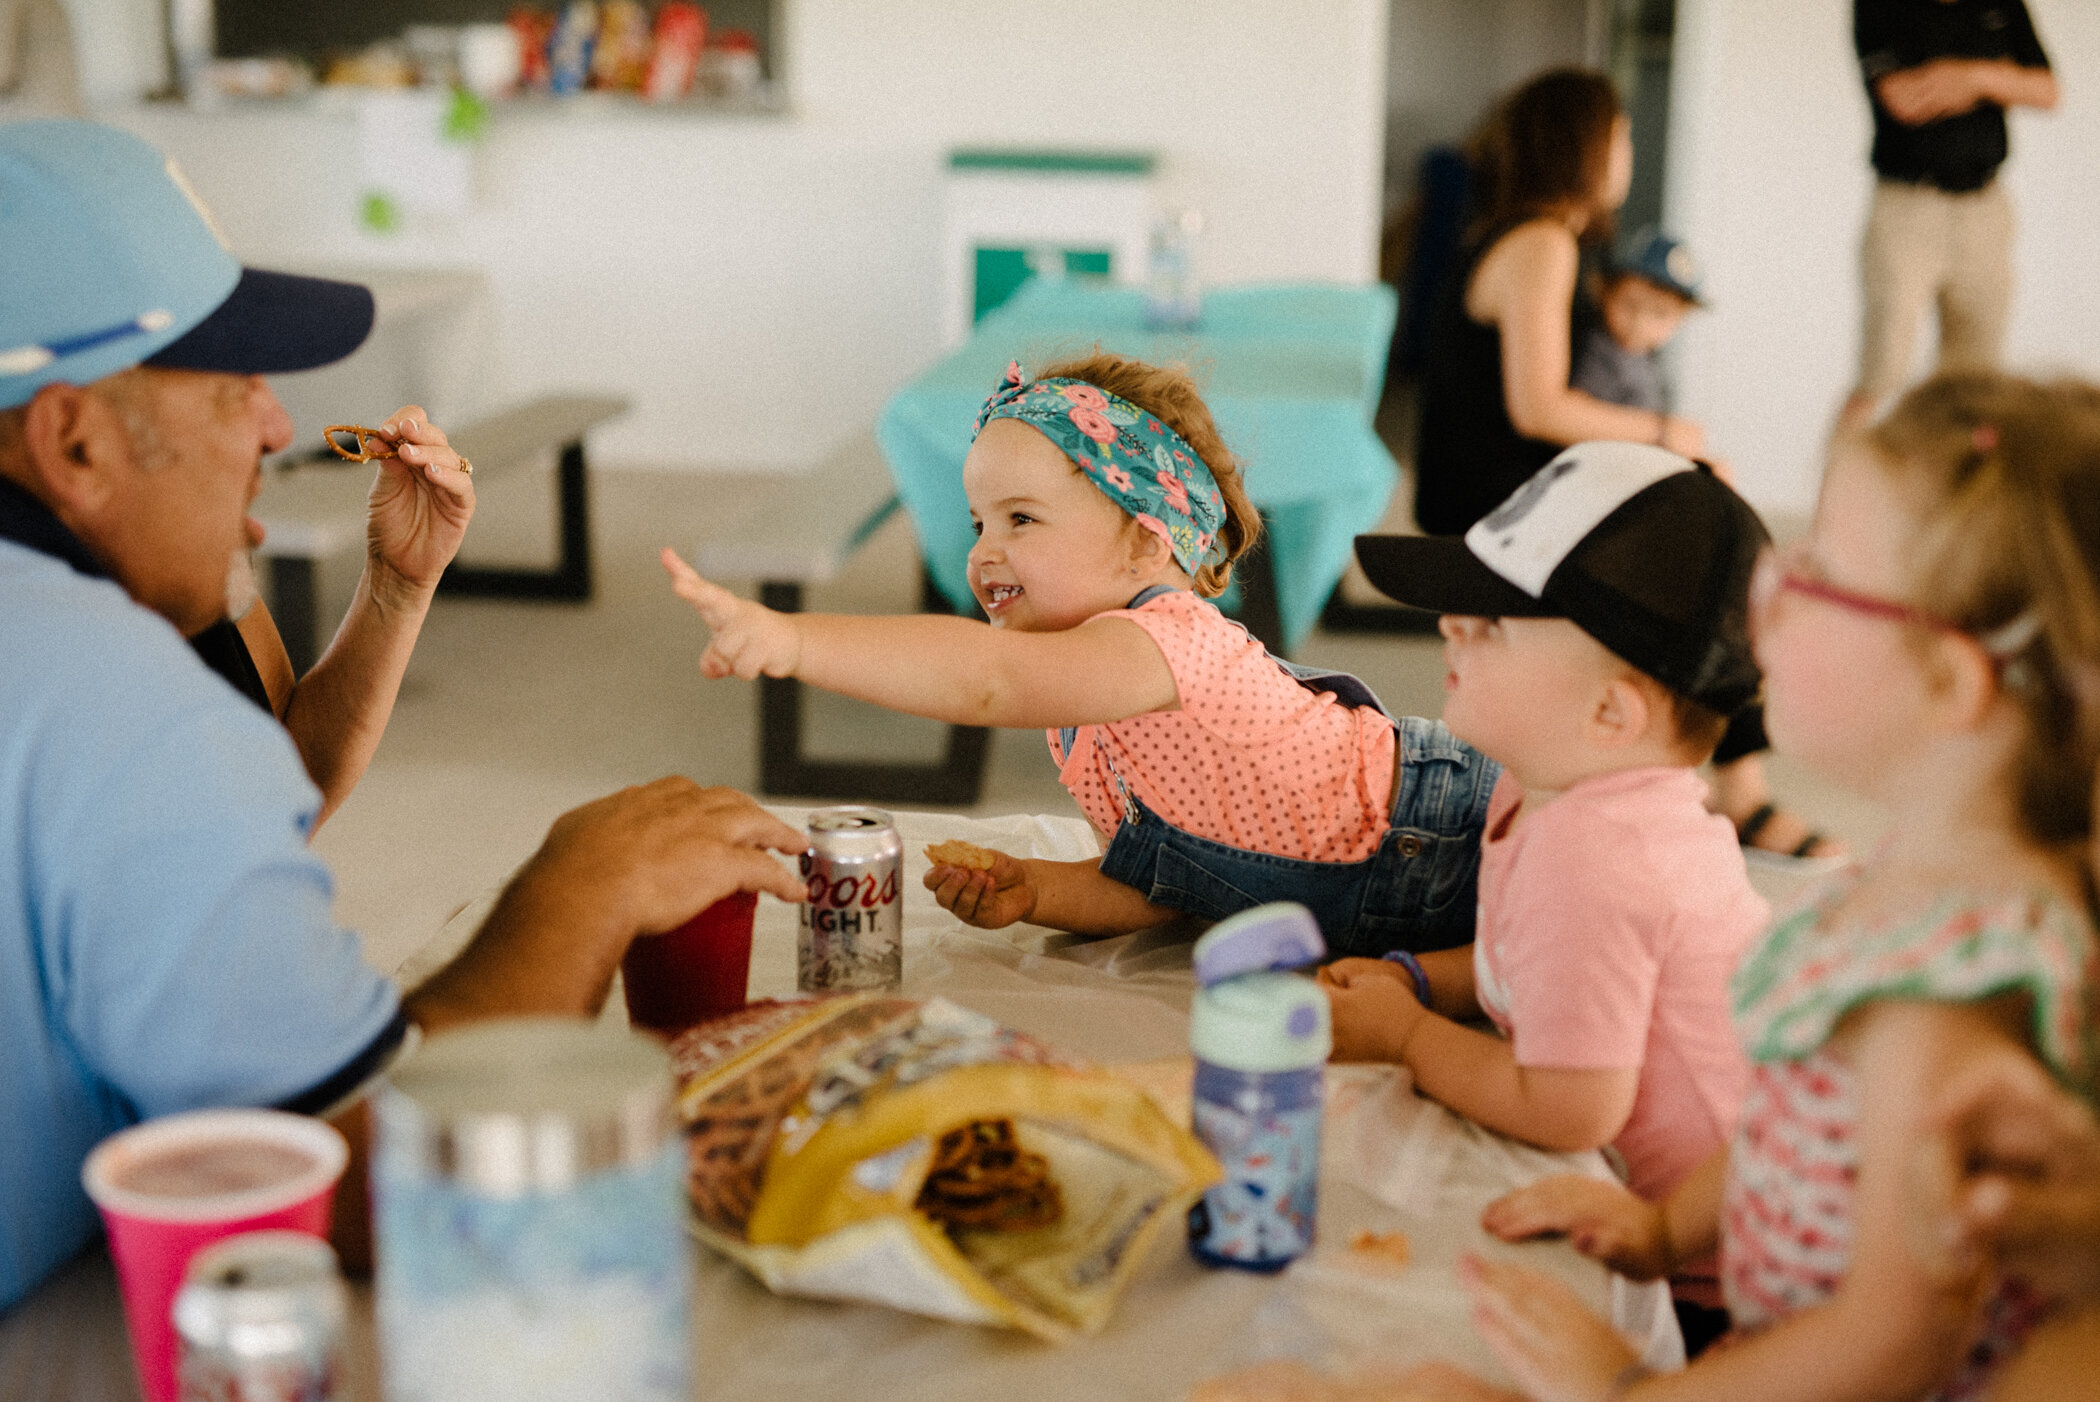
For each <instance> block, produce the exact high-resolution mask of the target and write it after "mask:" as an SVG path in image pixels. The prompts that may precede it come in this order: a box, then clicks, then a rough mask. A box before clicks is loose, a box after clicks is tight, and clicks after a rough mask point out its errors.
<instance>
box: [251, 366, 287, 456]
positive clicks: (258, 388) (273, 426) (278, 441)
mask: <svg viewBox="0 0 2100 1402" xmlns="http://www.w3.org/2000/svg"><path fill="white" fill-rule="evenodd" d="M249 393H250V394H251V395H252V396H253V397H254V407H255V413H256V417H257V421H258V423H257V427H258V429H259V430H260V433H261V437H262V449H263V451H264V452H265V453H281V452H283V451H284V450H285V449H286V448H289V447H291V446H292V432H293V430H292V416H291V415H290V414H289V413H287V412H285V407H284V405H283V404H282V403H280V402H278V399H277V392H276V391H275V390H273V389H271V388H270V383H269V381H267V380H265V379H264V378H263V377H262V376H260V375H256V376H252V377H251V382H250V386H249Z"/></svg>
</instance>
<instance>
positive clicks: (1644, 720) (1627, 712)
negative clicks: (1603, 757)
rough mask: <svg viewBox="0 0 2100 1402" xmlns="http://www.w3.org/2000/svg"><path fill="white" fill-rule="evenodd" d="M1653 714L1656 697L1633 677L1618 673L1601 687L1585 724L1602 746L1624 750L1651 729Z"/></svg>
mask: <svg viewBox="0 0 2100 1402" xmlns="http://www.w3.org/2000/svg"><path fill="white" fill-rule="evenodd" d="M1654 717H1655V700H1654V698H1653V697H1651V696H1650V695H1649V694H1648V691H1647V688H1645V687H1643V686H1642V685H1641V684H1640V683H1639V682H1637V681H1635V680H1634V679H1633V678H1632V677H1628V676H1616V677H1613V678H1611V679H1610V680H1608V681H1606V682H1605V683H1604V685H1603V687H1602V688H1601V689H1600V690H1599V691H1598V693H1597V701H1596V704H1595V706H1594V707H1592V709H1591V711H1590V717H1589V724H1588V725H1587V726H1585V727H1584V728H1585V729H1586V730H1587V731H1588V732H1589V737H1590V741H1591V743H1593V744H1595V745H1596V746H1597V747H1598V748H1599V749H1604V750H1622V749H1625V748H1626V747H1627V746H1628V745H1631V744H1634V743H1636V742H1637V741H1639V740H1640V739H1641V738H1642V737H1643V736H1645V735H1646V734H1647V733H1648V723H1649V722H1650V721H1651V720H1653V719H1654Z"/></svg>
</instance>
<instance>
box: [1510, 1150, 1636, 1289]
mask: <svg viewBox="0 0 2100 1402" xmlns="http://www.w3.org/2000/svg"><path fill="white" fill-rule="evenodd" d="M1480 1225H1481V1226H1482V1227H1484V1228H1486V1229H1487V1230H1488V1231H1490V1232H1492V1233H1493V1234H1494V1235H1496V1236H1498V1237H1500V1238H1502V1239H1503V1240H1504V1241H1530V1240H1533V1239H1534V1238H1537V1237H1543V1236H1565V1237H1567V1239H1568V1241H1569V1243H1570V1244H1571V1245H1573V1246H1574V1248H1575V1249H1576V1250H1577V1251H1580V1252H1581V1253H1582V1254H1583V1255H1585V1256H1588V1257H1590V1258H1591V1259H1592V1260H1595V1261H1599V1262H1601V1263H1603V1264H1604V1265H1607V1266H1609V1267H1611V1268H1612V1269H1613V1270H1615V1271H1617V1272H1618V1273H1619V1274H1621V1275H1624V1276H1630V1277H1632V1278H1633V1279H1635V1280H1658V1279H1660V1278H1662V1277H1663V1276H1665V1275H1667V1274H1669V1272H1670V1271H1671V1269H1672V1268H1673V1267H1674V1266H1675V1264H1676V1263H1675V1262H1674V1261H1672V1260H1671V1259H1670V1256H1671V1253H1670V1240H1669V1232H1668V1230H1667V1228H1666V1227H1665V1225H1664V1221H1663V1211H1662V1208H1661V1206H1660V1205H1658V1204H1656V1203H1651V1202H1645V1201H1643V1200H1642V1199H1640V1198H1638V1197H1636V1196H1634V1195H1633V1194H1632V1193H1629V1192H1627V1191H1626V1190H1625V1189H1624V1188H1622V1187H1620V1186H1619V1185H1618V1184H1616V1183H1602V1182H1599V1181H1598V1180H1597V1179H1594V1178H1584V1177H1582V1176H1580V1175H1579V1174H1573V1173H1569V1174H1560V1175H1557V1176H1555V1177H1552V1178H1542V1179H1540V1180H1539V1181H1538V1182H1536V1183H1532V1184H1529V1185H1528V1186H1526V1187H1522V1188H1519V1189H1517V1190H1516V1191H1515V1192H1513V1193H1507V1194H1505V1195H1503V1196H1502V1197H1499V1198H1497V1199H1495V1200H1494V1201H1493V1202H1491V1203H1489V1204H1488V1206H1487V1211H1485V1212H1483V1213H1481V1214H1480Z"/></svg>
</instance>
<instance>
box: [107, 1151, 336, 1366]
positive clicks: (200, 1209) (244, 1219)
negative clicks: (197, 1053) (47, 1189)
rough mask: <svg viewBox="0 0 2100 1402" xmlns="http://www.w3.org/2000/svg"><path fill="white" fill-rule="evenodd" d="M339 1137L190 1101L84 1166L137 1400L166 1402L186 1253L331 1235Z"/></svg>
mask: <svg viewBox="0 0 2100 1402" xmlns="http://www.w3.org/2000/svg"><path fill="white" fill-rule="evenodd" d="M349 1161H350V1149H349V1146H348V1145H347V1144H345V1143H344V1142H343V1136H342V1135H340V1134H338V1133H336V1132H335V1131H334V1130H333V1129H331V1128H329V1127H328V1126H327V1125H326V1124H323V1123H322V1122H321V1121H319V1120H314V1119H308V1118H307V1117H306V1116H304V1115H290V1114H286V1113H284V1112H283V1111H279V1110H195V1111H191V1112H190V1113H188V1114H182V1115H168V1116H165V1117H163V1118H161V1119H157V1120H148V1121H147V1122H146V1123H144V1124H141V1125H134V1126H133V1127H132V1128H130V1129H127V1130H124V1131H122V1132H120V1133H117V1134H113V1135H111V1136H110V1137H109V1138H107V1139H105V1140H103V1141H102V1142H101V1143H100V1144H98V1145H96V1146H95V1151H94V1152H93V1153H91V1154H89V1155H88V1159H87V1163H86V1164H85V1165H84V1166H83V1167H82V1169H81V1173H80V1176H81V1181H82V1182H83V1183H84V1184H85V1185H86V1187H87V1192H88V1196H89V1197H90V1198H92V1199H93V1200H94V1203H95V1206H96V1207H97V1208H99V1209H100V1210H101V1212H102V1222H103V1225H104V1226H105V1227H106V1228H107V1229H108V1231H109V1254H110V1256H111V1257H112V1258H113V1259H114V1260H115V1262H116V1266H117V1281H118V1284H119V1285H120V1286H121V1287H122V1288H123V1292H124V1318H125V1321H126V1322H127V1323H128V1324H129V1325H130V1328H131V1354H132V1361H133V1362H134V1363H135V1364H136V1365H137V1367H138V1374H139V1387H140V1390H141V1392H142V1393H143V1394H144V1396H145V1402H175V1397H176V1391H177V1385H176V1377H175V1361H176V1350H175V1326H174V1323H173V1321H172V1319H171V1317H170V1311H171V1309H172V1307H173V1305H174V1301H175V1292H176V1291H177V1290H179V1289H180V1288H181V1286H182V1277H183V1272H184V1271H185V1270H186V1269H188V1267H189V1263H190V1257H192V1256H194V1255H195V1254H196V1253H197V1252H198V1251H200V1250H202V1249H203V1248H204V1247H206V1246H209V1245H211V1244H212V1243H213V1242H215V1241H218V1240H220V1239H222V1238H224V1237H230V1236H237V1235H239V1234H240V1233H242V1232H253V1231H262V1230H264V1229H267V1228H282V1229H286V1230H290V1231H300V1232H307V1233H310V1234H312V1235H314V1236H318V1237H326V1236H327V1235H328V1215H329V1210H330V1208H331V1207H332V1206H333V1204H334V1200H335V1185H336V1183H337V1181H338V1180H339V1179H341V1177H342V1176H343V1168H344V1166H345V1165H346V1164H348V1163H349Z"/></svg>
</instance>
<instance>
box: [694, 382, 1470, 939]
mask: <svg viewBox="0 0 2100 1402" xmlns="http://www.w3.org/2000/svg"><path fill="white" fill-rule="evenodd" d="M962 478H963V480H962V488H963V491H964V492H965V493H966V494H967V495H968V497H969V499H970V508H971V517H972V519H973V521H974V522H975V523H976V526H977V530H978V541H977V544H976V546H975V547H974V548H973V549H972V550H971V552H970V584H971V589H972V592H973V593H974V594H975V595H976V597H977V600H978V602H979V604H980V605H982V606H983V608H984V610H985V614H986V616H987V617H988V618H989V619H990V624H989V626H987V625H986V624H984V623H980V622H976V621H973V620H966V619H959V618H952V617H942V616H936V615H919V616H910V617H889V618H869V617H859V616H845V615H827V614H807V613H802V614H783V613H776V612H774V611H772V610H770V609H766V608H763V607H761V606H760V605H758V604H755V603H752V602H750V601H748V600H745V599H740V598H738V597H737V596H735V595H733V594H731V593H730V592H729V591H728V590H726V589H722V588H721V587H719V586H717V585H715V584H712V583H710V582H709V581H707V580H704V579H702V578H701V577H700V576H698V575H697V574H695V573H693V571H692V570H691V569H690V568H688V567H687V566H686V565H685V564H684V562H683V561H681V560H679V559H678V558H677V557H676V556H675V555H674V554H672V553H671V552H669V551H666V552H665V555H664V566H665V568H666V569H667V570H669V571H670V572H671V575H672V579H673V582H674V587H675V588H676V589H677V591H678V593H679V594H680V596H681V597H683V598H685V599H686V600H688V601H689V602H690V603H692V604H693V606H694V607H695V608H696V609H698V610H699V611H700V613H701V615H702V616H703V617H704V618H705V619H706V620H707V622H708V625H709V627H710V628H711V629H713V633H714V636H713V637H712V638H711V639H710V641H709V644H708V648H707V652H706V653H705V655H704V656H703V657H702V658H701V664H700V665H701V670H702V671H703V672H705V673H706V674H707V675H709V676H713V677H726V676H739V677H746V678H749V677H756V676H760V675H765V676H775V677H787V676H792V677H798V678H800V679H801V680H803V681H805V682H809V683H810V684H812V685H815V686H821V687H824V688H826V689H827V690H832V691H838V692H841V693H843V694H846V695H849V696H854V697H858V698H860V699H862V700H866V701H872V702H875V703H877V704H879V705H884V706H888V707H890V708H891V709H893V710H899V711H905V712H909V713H911V714H914V715H920V716H927V717H930V718H932V719H936V720H942V721H948V722H950V723H954V724H964V725H997V726H1014V727H1037V726H1040V727H1043V728H1044V729H1045V730H1047V731H1048V732H1049V740H1050V749H1051V754H1052V756H1053V758H1054V759H1055V760H1056V761H1057V763H1058V765H1059V774H1060V778H1061V779H1062V781H1063V783H1064V785H1065V787H1066V788H1067V789H1069V790H1070V791H1071V793H1072V795H1073V797H1074V798H1075V799H1076V800H1077V801H1078V803H1079V805H1080V808H1081V811H1083V812H1084V813H1085V814H1086V816H1087V818H1088V819H1089V820H1090V821H1091V822H1092V823H1093V825H1094V827H1095V828H1096V830H1097V831H1098V832H1099V833H1100V834H1101V835H1102V837H1103V839H1104V841H1105V842H1106V845H1107V850H1106V852H1105V853H1104V855H1103V857H1102V858H1101V860H1100V861H1099V862H1078V863H1060V862H1044V861H1035V860H1021V861H1016V860H1014V859H1012V858H1008V857H1002V858H1001V859H1000V860H999V861H998V863H997V864H996V865H994V866H993V868H992V869H991V870H990V871H988V872H970V871H965V870H963V869H962V868H959V867H948V866H939V867H936V868H935V869H934V870H933V872H932V873H931V875H930V877H929V885H931V886H933V888H934V890H935V894H936V896H937V897H938V898H939V900H940V901H941V903H942V904H943V905H945V906H947V907H949V908H950V909H952V910H954V911H955V913H956V914H958V915H959V916H961V917H962V918H963V919H965V920H968V921H970V922H972V923H974V924H978V925H982V926H986V927H996V926H1002V925H1007V924H1011V923H1013V922H1015V921H1017V920H1028V921H1032V922H1034V923H1036V924H1039V925H1048V926H1052V927H1055V928H1060V929H1066V930H1074V931H1079V932H1083V933H1101V934H1107V933H1117V932H1121V931H1127V930H1135V929H1142V928H1145V927H1147V926H1151V925H1155V924H1159V923H1161V922H1162V921H1164V920H1167V919H1170V918H1172V917H1173V916H1174V915H1176V914H1179V913H1188V914H1193V915H1196V916H1199V917H1202V918H1206V919H1217V918H1221V917H1223V916H1225V915H1229V914H1231V913H1233V912H1234V911H1236V910H1240V909H1244V908H1245V907H1247V906H1250V905H1255V904H1259V903H1261V902H1264V901H1269V900H1282V899H1290V900H1298V901H1302V902H1303V903H1305V904H1306V905H1307V906H1309V907H1311V908H1312V910H1313V912H1314V914H1315V916H1317V917H1318V919H1319V921H1320V924H1321V926H1322V929H1323V931H1324V932H1325V934H1326V937H1327V939H1328V942H1329V944H1330V946H1331V947H1332V948H1334V949H1335V951H1336V952H1337V953H1362V954H1377V953H1381V952H1383V951H1385V950H1387V949H1392V948H1410V949H1430V948H1438V947H1443V946H1448V945H1453V944H1458V943H1462V942H1464V941H1465V940H1467V939H1469V938H1470V937H1471V930H1472V919H1473V896H1474V876H1475V872H1476V870H1477V867H1478V863H1479V842H1478V839H1479V831H1480V825H1481V822H1482V820H1483V818H1484V816H1485V812H1486V805H1487V798H1488V794H1489V791H1490V790H1491V789H1492V788H1493V787H1494V780H1495V777H1496V768H1495V766H1494V765H1493V764H1491V763H1490V762H1488V761H1487V760H1486V759H1484V758H1483V757H1482V756H1480V755H1479V754H1478V753H1477V752H1475V751H1472V750H1470V749H1468V748H1467V747H1466V746H1464V745H1462V744H1460V743H1459V742H1458V741H1456V740H1455V739H1453V738H1452V737H1451V735H1450V733H1449V732H1448V731H1446V730H1444V728H1443V727H1442V726H1441V725H1439V724H1437V723H1436V722H1433V721H1426V720H1417V719H1413V718H1409V719H1404V720H1398V721H1396V720H1394V719H1393V718H1391V717H1390V716H1388V715H1387V714H1386V713H1385V712H1384V710H1383V708H1381V707H1380V706H1379V705H1378V703H1377V700H1376V698H1375V697H1373V696H1372V695H1371V694H1370V692H1369V690H1368V688H1366V687H1364V685H1363V684H1362V683H1361V682H1360V681H1358V680H1357V679H1356V678H1354V677H1351V676H1348V675H1347V674H1341V673H1328V674H1300V673H1299V672H1298V671H1297V670H1296V669H1288V668H1287V667H1286V665H1285V664H1283V663H1280V662H1278V661H1277V660H1276V659H1275V658H1273V657H1271V656H1269V654H1268V653H1267V652H1266V651H1265V650H1264V649H1263V648H1262V646H1261V644H1260V643H1259V642H1257V641H1255V640H1254V639H1253V638H1251V637H1250V636H1248V634H1247V633H1246V631H1245V630H1244V629H1243V628H1241V627H1240V626H1239V625H1238V624H1236V623H1233V622H1232V621H1230V620H1229V619H1227V618H1225V617H1224V616H1223V615H1222V614H1220V613H1219V612H1218V610H1217V609H1216V608H1215V607H1214V606H1213V605H1212V604H1210V603H1209V602H1208V599H1209V597H1212V596H1215V595H1216V594H1218V593H1220V592H1221V591H1222V590H1223V589H1224V588H1225V586H1226V584H1227V583H1228V581H1229V580H1230V577H1231V569H1232V564H1233V562H1234V561H1235V560H1236V559H1238V558H1240V557H1241V556H1242V555H1244V554H1245V552H1246V551H1247V550H1248V549H1249V548H1250V547H1251V546H1252V545H1253V543H1254V540H1255V537H1256V535H1257V534H1258V532H1259V530H1260V517H1259V516H1258V514H1257V513H1256V511H1255V509H1254V507H1253V505H1252V503H1251V502H1249V500H1248V498H1247V495H1246V491H1245V488H1244V486H1243V485H1242V482H1241V477H1240V471H1239V467H1238V464H1237V463H1236V462H1235V460H1234V459H1233V456H1232V454H1231V453H1230V452H1229V451H1228V450H1227V449H1226V447H1225V444H1224V442H1223V440H1222V439H1221V438H1220V437H1219V434H1218V431H1217V427H1216V425H1215V424H1214V423H1213V422H1212V419H1211V416H1210V412H1209V410H1208V409H1207V408H1205V406H1204V404H1203V402H1202V400H1201V398H1200V397H1199V396H1198V394H1197V392H1196V389H1195V386H1194V384H1193V382H1192V381H1191V380H1190V379H1189V377H1188V376H1187V374H1186V373H1184V372H1182V371H1180V370H1178V369H1172V368H1159V367H1154V366H1150V365H1146V364H1143V363H1141V362H1138V361H1135V360H1130V359H1127V358H1125V357H1122V356H1116V355H1110V354H1104V353H1099V352H1097V353H1095V354H1094V355H1091V356H1088V357H1084V358H1082V359H1079V360H1075V361H1072V362H1068V363H1066V364H1063V365H1058V366H1054V367H1052V368H1051V370H1050V371H1049V372H1047V373H1046V374H1044V375H1043V376H1041V377H1039V378H1035V379H1029V378H1027V377H1025V376H1023V375H1022V374H1021V373H1020V371H1019V368H1018V367H1009V370H1008V373H1007V377H1006V379H1005V380H1004V381H1003V382H1002V384H1001V385H1000V386H999V388H998V389H997V390H996V391H995V392H994V393H993V395H992V397H991V398H990V399H989V400H988V401H987V403H986V405H985V407H984V411H983V413H982V414H981V415H980V416H979V427H978V436H977V439H976V442H975V443H974V444H973V445H972V447H971V449H970V454H969V457H968V459H967V460H966V461H965V463H964V465H963V474H962Z"/></svg>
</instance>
